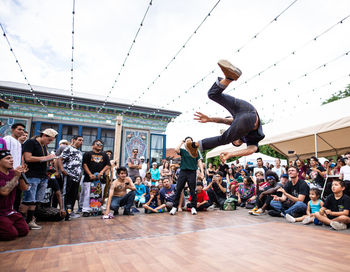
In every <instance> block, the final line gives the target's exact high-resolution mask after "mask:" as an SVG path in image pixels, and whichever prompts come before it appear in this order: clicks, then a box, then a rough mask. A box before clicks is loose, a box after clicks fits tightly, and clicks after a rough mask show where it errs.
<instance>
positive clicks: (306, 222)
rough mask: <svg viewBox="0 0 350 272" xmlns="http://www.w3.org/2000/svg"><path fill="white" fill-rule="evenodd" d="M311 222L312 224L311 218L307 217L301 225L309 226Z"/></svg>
mask: <svg viewBox="0 0 350 272" xmlns="http://www.w3.org/2000/svg"><path fill="white" fill-rule="evenodd" d="M311 222H312V219H311V217H310V216H306V217H305V218H304V220H303V221H302V222H301V223H303V224H304V225H307V224H310V223H311Z"/></svg>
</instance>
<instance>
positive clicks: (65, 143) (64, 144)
mask: <svg viewBox="0 0 350 272" xmlns="http://www.w3.org/2000/svg"><path fill="white" fill-rule="evenodd" d="M68 145H69V142H68V140H66V139H62V140H61V141H59V143H58V149H57V150H56V152H55V154H56V156H57V157H58V156H60V155H61V153H62V151H63V150H64V149H65V148H66V147H67V146H68Z"/></svg>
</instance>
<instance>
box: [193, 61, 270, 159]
mask: <svg viewBox="0 0 350 272" xmlns="http://www.w3.org/2000/svg"><path fill="white" fill-rule="evenodd" d="M218 65H219V67H220V68H221V70H222V72H223V73H224V75H225V78H220V77H219V78H218V80H217V81H216V82H215V83H214V85H213V86H212V87H211V89H210V90H209V92H208V97H209V98H210V99H211V100H213V101H215V102H216V103H218V104H220V105H221V106H223V107H224V108H225V109H226V110H228V111H229V112H230V114H231V115H232V116H231V117H227V118H220V117H209V116H207V115H205V114H203V113H201V112H196V113H195V115H194V116H195V118H194V119H195V120H197V121H199V122H200V123H208V122H213V123H222V124H226V125H228V126H230V127H229V128H228V129H227V130H226V131H225V132H224V133H223V134H222V135H220V136H215V137H210V138H205V139H202V140H200V141H198V142H193V141H192V142H187V143H186V145H187V148H188V150H189V151H190V154H191V155H192V157H195V156H196V152H197V150H198V149H200V150H201V151H204V150H208V149H212V148H214V147H217V146H220V145H225V144H229V143H232V144H233V145H234V146H236V147H238V146H240V145H242V144H243V143H246V144H247V147H246V148H244V149H241V150H238V151H233V152H222V153H221V154H220V160H221V161H222V162H225V161H226V160H227V159H229V158H232V157H240V156H247V155H250V154H253V153H255V152H258V150H259V148H258V143H259V142H260V141H261V140H262V139H264V138H265V135H264V133H263V131H262V126H261V122H260V118H259V115H258V112H257V110H256V109H255V108H254V106H253V105H251V104H250V103H248V102H247V101H244V100H241V99H238V98H236V97H233V96H230V95H228V94H223V91H224V90H225V89H226V88H227V87H228V86H229V85H230V83H231V82H232V81H235V80H237V79H238V78H239V77H240V76H241V74H242V72H241V70H240V69H238V68H237V67H235V66H233V65H232V64H231V63H230V62H229V61H227V60H219V62H218Z"/></svg>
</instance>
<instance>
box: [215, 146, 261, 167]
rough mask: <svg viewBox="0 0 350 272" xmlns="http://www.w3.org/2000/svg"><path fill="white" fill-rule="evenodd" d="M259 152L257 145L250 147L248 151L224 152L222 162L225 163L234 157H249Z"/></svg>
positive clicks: (221, 155)
mask: <svg viewBox="0 0 350 272" xmlns="http://www.w3.org/2000/svg"><path fill="white" fill-rule="evenodd" d="M257 150H258V147H257V146H256V145H248V146H247V148H246V149H243V150H237V151H233V152H222V153H221V154H220V160H221V161H222V162H223V163H225V161H226V160H228V159H229V158H233V157H241V156H248V155H250V154H253V153H255V152H256V151H257Z"/></svg>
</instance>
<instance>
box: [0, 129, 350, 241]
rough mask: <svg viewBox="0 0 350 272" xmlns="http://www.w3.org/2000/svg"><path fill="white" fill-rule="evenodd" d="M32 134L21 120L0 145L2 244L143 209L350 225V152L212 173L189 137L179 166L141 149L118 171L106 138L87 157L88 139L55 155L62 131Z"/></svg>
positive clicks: (216, 169)
mask: <svg viewBox="0 0 350 272" xmlns="http://www.w3.org/2000/svg"><path fill="white" fill-rule="evenodd" d="M24 129H25V127H24V125H22V124H14V125H13V126H12V135H10V136H6V137H5V138H4V140H5V141H4V144H3V146H2V147H1V149H0V222H1V223H0V240H12V239H15V238H16V237H18V236H25V235H27V234H28V232H29V230H35V229H41V226H39V225H38V224H37V221H60V220H66V221H69V220H72V219H76V218H79V217H80V216H81V215H82V216H83V217H88V216H92V215H102V218H104V219H112V218H114V217H115V216H117V215H119V212H120V211H121V210H122V212H123V213H122V214H123V215H126V216H131V215H134V213H137V212H140V211H144V213H146V214H151V213H165V212H169V213H170V215H175V214H176V212H178V211H190V212H191V213H192V214H193V215H195V214H197V212H199V211H207V210H213V209H220V210H235V209H236V208H246V209H248V211H247V212H248V213H249V214H250V215H253V216H261V215H267V214H268V215H270V216H275V217H283V218H285V220H286V221H287V222H290V223H295V222H302V223H303V224H309V223H313V224H315V225H323V224H324V225H330V226H331V227H332V228H333V229H335V230H343V229H346V228H347V226H348V225H350V217H349V210H350V197H349V195H350V152H347V153H346V154H345V155H344V156H343V157H339V158H338V159H337V161H336V162H333V160H329V161H328V160H326V161H325V162H324V163H323V165H322V164H321V163H319V161H318V159H317V158H316V157H311V158H310V159H308V160H305V162H304V161H302V160H300V159H298V160H296V161H295V162H292V161H290V162H289V165H288V166H281V162H280V160H279V159H276V161H275V165H269V164H265V165H264V163H263V160H262V159H261V158H258V159H257V166H256V167H249V166H248V165H245V166H244V167H243V166H242V165H241V164H240V163H239V161H238V160H237V161H236V162H235V163H231V164H230V166H229V165H228V164H225V163H221V164H220V165H219V166H218V167H216V166H215V165H213V164H212V163H209V164H208V167H205V165H204V164H203V163H202V160H203V159H202V157H201V154H200V153H198V156H197V157H196V158H193V157H192V156H191V155H190V154H189V153H188V152H187V150H185V149H183V148H182V145H183V143H184V141H182V142H181V143H180V144H179V146H178V147H177V148H176V149H175V151H176V152H177V153H178V154H179V155H180V156H181V163H180V165H177V164H171V163H170V162H169V161H167V160H163V162H162V165H160V166H159V167H158V164H157V162H152V164H151V165H149V163H146V162H145V158H144V157H143V156H141V157H139V154H138V149H137V148H134V149H133V150H132V154H131V156H130V157H129V158H128V159H127V163H126V165H125V166H118V163H117V162H115V161H113V160H112V151H103V142H102V141H101V140H98V139H97V140H95V141H93V143H92V147H91V151H88V152H85V153H84V154H82V152H81V151H80V150H79V149H80V147H81V146H82V143H83V140H84V139H83V137H82V136H74V137H72V139H71V142H68V141H66V140H62V141H60V147H59V148H58V150H57V151H56V154H49V153H48V151H47V145H48V144H49V143H50V142H52V141H53V140H54V139H55V137H56V135H57V132H56V131H55V130H53V129H46V130H44V131H42V132H41V134H40V135H39V136H36V137H33V138H31V139H28V140H26V137H23V135H24V134H25V130H24ZM149 166H151V167H149ZM329 176H331V177H332V178H328V177H329ZM326 181H327V182H326ZM325 183H326V184H325ZM79 189H80V192H79ZM77 203H78V205H76V204H77Z"/></svg>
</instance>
